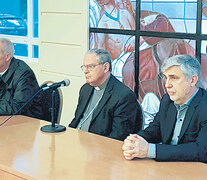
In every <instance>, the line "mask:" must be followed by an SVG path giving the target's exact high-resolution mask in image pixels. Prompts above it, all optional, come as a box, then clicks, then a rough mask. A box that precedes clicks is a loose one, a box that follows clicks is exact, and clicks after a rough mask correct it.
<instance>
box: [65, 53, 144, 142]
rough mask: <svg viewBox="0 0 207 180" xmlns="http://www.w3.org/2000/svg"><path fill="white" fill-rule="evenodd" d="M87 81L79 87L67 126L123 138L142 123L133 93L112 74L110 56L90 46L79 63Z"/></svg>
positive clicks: (136, 129) (137, 128) (139, 109)
mask: <svg viewBox="0 0 207 180" xmlns="http://www.w3.org/2000/svg"><path fill="white" fill-rule="evenodd" d="M81 69H82V70H83V72H84V74H85V78H86V84H84V85H83V86H82V87H81V89H80V94H79V100H78V106H77V109H76V112H75V118H74V119H73V120H72V122H71V123H70V124H69V127H73V128H77V129H80V130H83V131H89V132H92V133H95V134H99V135H103V136H106V137H110V138H114V139H118V140H124V139H125V138H126V137H127V136H128V135H129V134H130V133H133V132H134V133H135V132H137V131H138V130H140V129H141V127H142V112H141V108H140V106H139V103H138V101H137V99H136V95H135V94H134V92H133V91H131V90H130V89H129V88H128V87H127V86H125V85H124V84H123V83H121V82H120V81H119V80H117V79H116V78H115V77H114V76H113V75H112V74H111V56H110V54H109V52H107V51H105V50H103V49H92V50H89V51H88V52H87V53H86V55H85V58H84V61H83V65H82V66H81Z"/></svg>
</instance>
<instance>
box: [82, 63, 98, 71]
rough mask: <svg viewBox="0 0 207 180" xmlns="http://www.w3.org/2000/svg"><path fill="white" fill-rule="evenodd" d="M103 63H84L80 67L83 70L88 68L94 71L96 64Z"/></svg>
mask: <svg viewBox="0 0 207 180" xmlns="http://www.w3.org/2000/svg"><path fill="white" fill-rule="evenodd" d="M101 64H102V63H100V64H88V65H82V66H81V67H80V68H81V70H82V71H85V70H86V69H87V70H88V71H92V70H93V69H94V68H95V67H96V66H98V65H101Z"/></svg>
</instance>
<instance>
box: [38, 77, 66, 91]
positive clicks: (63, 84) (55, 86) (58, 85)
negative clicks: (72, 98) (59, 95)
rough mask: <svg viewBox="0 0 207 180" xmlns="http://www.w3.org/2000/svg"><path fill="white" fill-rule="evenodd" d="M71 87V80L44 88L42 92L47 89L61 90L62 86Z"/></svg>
mask: <svg viewBox="0 0 207 180" xmlns="http://www.w3.org/2000/svg"><path fill="white" fill-rule="evenodd" d="M69 85H70V80H69V79H65V80H63V81H61V82H57V83H54V84H52V85H50V86H46V87H43V88H42V90H43V91H45V90H47V89H57V88H59V87H60V86H69Z"/></svg>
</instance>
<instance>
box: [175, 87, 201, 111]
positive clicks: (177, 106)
mask: <svg viewBox="0 0 207 180" xmlns="http://www.w3.org/2000/svg"><path fill="white" fill-rule="evenodd" d="M198 90H199V88H198V89H197V90H196V92H195V93H194V94H193V95H192V96H191V98H190V99H189V100H188V101H187V102H186V103H185V104H183V105H182V106H180V105H178V104H175V103H174V104H175V106H176V108H177V109H180V108H181V107H186V106H189V105H190V103H191V101H192V100H193V98H194V97H195V95H196V94H197V93H198Z"/></svg>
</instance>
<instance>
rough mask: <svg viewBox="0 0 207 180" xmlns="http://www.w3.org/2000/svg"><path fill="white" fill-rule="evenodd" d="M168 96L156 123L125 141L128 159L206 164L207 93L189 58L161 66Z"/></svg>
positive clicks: (195, 63)
mask: <svg viewBox="0 0 207 180" xmlns="http://www.w3.org/2000/svg"><path fill="white" fill-rule="evenodd" d="M162 72H163V74H164V76H165V87H166V89H167V94H166V95H164V96H163V98H162V100H161V103H160V109H159V112H158V113H157V115H156V116H155V119H154V121H153V122H151V123H150V124H149V126H148V127H147V128H146V129H145V130H142V131H139V132H138V135H137V134H134V135H130V136H128V137H127V139H126V140H125V141H124V145H123V147H122V148H123V150H124V156H125V158H126V159H133V158H135V157H138V158H145V157H149V158H155V160H157V161H200V162H207V115H206V110H207V92H206V90H204V89H202V88H200V85H201V67H200V63H199V62H198V60H197V59H194V58H192V57H191V56H189V55H177V56H174V57H171V58H169V59H167V60H166V62H165V63H164V64H163V66H162Z"/></svg>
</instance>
